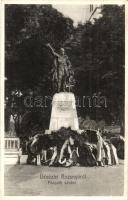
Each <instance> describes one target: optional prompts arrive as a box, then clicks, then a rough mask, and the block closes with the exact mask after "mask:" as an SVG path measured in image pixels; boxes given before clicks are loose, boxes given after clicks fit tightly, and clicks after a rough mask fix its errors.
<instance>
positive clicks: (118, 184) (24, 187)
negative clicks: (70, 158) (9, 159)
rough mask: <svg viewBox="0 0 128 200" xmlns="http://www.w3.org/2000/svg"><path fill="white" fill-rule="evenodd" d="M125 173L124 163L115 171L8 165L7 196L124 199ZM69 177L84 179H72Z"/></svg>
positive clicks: (102, 168)
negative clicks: (122, 196)
mask: <svg viewBox="0 0 128 200" xmlns="http://www.w3.org/2000/svg"><path fill="white" fill-rule="evenodd" d="M123 170H124V165H123V162H122V161H121V163H120V165H119V166H112V167H72V168H62V167H58V168H56V167H48V166H47V167H42V166H32V165H15V166H10V165H8V166H5V195H8V196H12V195H13V196H18V195H20V196H24V195H25V196H26V195H27V196H30V195H31V196H34V195H36V196H38V195H41V196H43V195H49V196H51V195H58V196H59V195H75V196H78V195H85V196H101V195H108V196H110V195H112V196H120V195H123ZM62 174H64V177H65V179H64V178H63V175H62ZM68 175H70V176H71V175H74V176H79V175H80V176H81V177H80V176H79V178H78V179H77V180H76V179H75V178H74V179H73V177H72V179H68V178H66V176H68ZM46 176H52V177H51V178H50V177H46ZM53 176H54V177H53ZM61 176H62V177H61ZM57 177H58V178H57ZM70 178H71V177H70Z"/></svg>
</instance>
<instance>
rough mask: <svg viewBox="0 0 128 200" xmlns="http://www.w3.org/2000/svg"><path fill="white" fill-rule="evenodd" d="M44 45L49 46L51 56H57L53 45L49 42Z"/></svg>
mask: <svg viewBox="0 0 128 200" xmlns="http://www.w3.org/2000/svg"><path fill="white" fill-rule="evenodd" d="M46 46H47V47H48V48H49V50H50V52H51V53H52V55H53V56H57V57H58V56H59V54H58V53H56V52H55V51H54V49H53V47H52V46H51V45H50V44H49V43H48V44H46Z"/></svg>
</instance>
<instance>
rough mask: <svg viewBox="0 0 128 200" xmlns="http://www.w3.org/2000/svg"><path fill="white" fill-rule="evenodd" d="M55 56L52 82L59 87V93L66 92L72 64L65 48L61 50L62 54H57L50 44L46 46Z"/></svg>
mask: <svg viewBox="0 0 128 200" xmlns="http://www.w3.org/2000/svg"><path fill="white" fill-rule="evenodd" d="M46 46H47V47H48V48H49V50H50V52H51V53H52V55H53V56H54V68H53V69H52V82H53V85H54V87H55V85H56V87H57V92H60V91H66V85H68V82H69V77H70V74H71V71H72V70H71V63H70V61H69V58H68V56H67V55H66V54H65V50H64V48H60V53H59V54H58V53H56V52H55V51H54V49H53V47H52V46H51V45H50V44H49V43H48V44H47V45H46Z"/></svg>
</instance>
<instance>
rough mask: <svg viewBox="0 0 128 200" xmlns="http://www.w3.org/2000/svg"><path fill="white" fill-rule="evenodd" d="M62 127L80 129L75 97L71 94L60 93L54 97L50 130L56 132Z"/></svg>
mask: <svg viewBox="0 0 128 200" xmlns="http://www.w3.org/2000/svg"><path fill="white" fill-rule="evenodd" d="M61 127H65V128H68V127H71V129H72V130H78V129H79V123H78V117H77V111H76V105H75V96H74V94H73V93H70V92H60V93H56V94H55V95H54V96H53V101H52V112H51V119H50V126H49V130H50V131H56V130H58V129H60V128H61Z"/></svg>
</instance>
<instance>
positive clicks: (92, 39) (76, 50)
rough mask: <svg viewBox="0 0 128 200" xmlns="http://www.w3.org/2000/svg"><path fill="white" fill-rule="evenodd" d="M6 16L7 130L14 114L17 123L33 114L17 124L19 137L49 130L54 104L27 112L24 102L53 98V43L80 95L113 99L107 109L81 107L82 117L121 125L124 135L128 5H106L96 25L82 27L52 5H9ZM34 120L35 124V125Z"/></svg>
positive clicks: (76, 91) (83, 25)
mask: <svg viewBox="0 0 128 200" xmlns="http://www.w3.org/2000/svg"><path fill="white" fill-rule="evenodd" d="M5 13H6V14H5V65H6V67H5V76H6V77H7V80H6V84H5V97H6V109H5V114H6V130H7V129H8V119H9V116H10V114H13V115H14V114H17V116H18V118H17V120H15V121H16V122H17V123H19V116H20V117H21V118H22V117H23V116H26V115H27V113H29V114H28V118H23V119H25V120H22V124H20V125H18V126H16V127H17V129H16V131H17V133H18V134H20V133H22V132H27V130H26V129H27V128H26V127H29V129H31V130H33V129H35V130H38V129H42V128H44V129H46V128H48V124H49V117H50V110H51V106H48V107H47V108H45V107H42V108H41V109H39V108H26V107H25V106H24V104H23V99H24V97H25V96H27V95H30V96H32V97H35V96H37V95H41V96H45V95H49V96H51V97H52V95H53V89H52V87H51V85H52V84H51V75H50V70H51V68H52V67H53V57H52V55H51V54H50V53H49V51H48V49H47V48H46V47H45V44H46V43H47V42H50V43H51V44H52V46H53V47H54V48H55V49H56V51H58V50H59V48H60V47H64V48H65V49H66V53H67V54H68V56H69V58H70V60H71V63H72V67H73V70H74V72H75V80H76V86H75V87H74V94H75V95H76V96H77V97H82V96H91V97H93V96H95V95H100V96H105V97H106V99H107V108H104V107H102V108H82V107H78V108H77V110H78V115H79V117H81V118H82V119H84V120H85V119H86V118H87V117H88V116H89V117H90V119H91V120H95V121H96V122H99V121H101V120H104V122H105V123H106V124H107V125H111V123H113V122H114V123H115V124H117V125H120V126H121V132H122V134H123V127H124V65H125V63H124V61H125V58H124V56H125V35H124V32H125V31H124V29H125V26H124V25H125V21H124V20H125V17H124V14H125V10H124V6H117V5H104V6H102V10H101V13H102V17H101V18H99V19H95V22H94V23H91V22H89V21H88V22H86V23H85V24H80V23H79V24H78V25H77V27H74V26H73V21H72V19H70V18H67V17H65V16H63V14H61V13H60V12H58V11H57V10H56V9H55V8H53V7H52V6H51V5H6V7H5ZM17 91H18V94H17ZM20 92H21V93H22V94H23V95H22V96H20ZM49 105H50V103H49ZM30 112H31V114H30ZM36 112H37V113H38V114H37V113H36ZM40 112H41V114H40ZM33 113H36V114H33ZM35 116H36V120H34V119H35V118H34V117H35ZM30 119H32V120H30ZM29 121H33V123H34V121H35V124H33V125H32V124H31V125H30V124H29ZM41 122H42V123H41ZM17 123H16V124H17ZM27 123H28V124H27ZM24 124H25V125H24ZM26 124H27V125H26ZM21 127H22V128H21ZM35 127H36V128H35ZM31 130H29V131H28V132H31Z"/></svg>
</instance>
